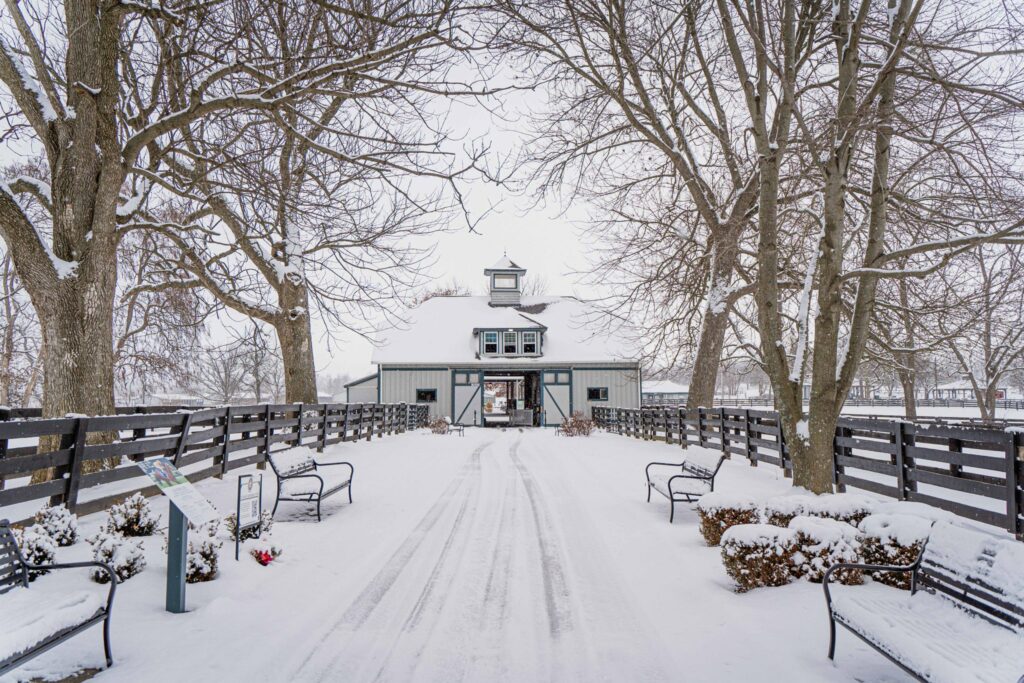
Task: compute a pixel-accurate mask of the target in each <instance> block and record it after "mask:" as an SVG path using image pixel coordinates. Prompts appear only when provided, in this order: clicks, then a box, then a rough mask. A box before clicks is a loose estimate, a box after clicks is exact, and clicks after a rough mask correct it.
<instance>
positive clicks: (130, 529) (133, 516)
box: [106, 493, 160, 536]
mask: <svg viewBox="0 0 1024 683" xmlns="http://www.w3.org/2000/svg"><path fill="white" fill-rule="evenodd" d="M107 516H108V519H107V524H106V530H107V531H109V532H111V533H117V534H121V535H122V536H150V535H152V534H153V532H154V531H156V526H157V524H158V523H159V521H160V518H159V517H157V515H156V513H154V512H153V508H151V507H150V505H149V501H148V500H147V499H146V497H145V496H143V495H142V494H141V493H136V494H134V495H131V496H129V497H128V498H125V499H124V500H123V501H121V502H120V503H114V504H113V505H111V506H110V509H109V510H107Z"/></svg>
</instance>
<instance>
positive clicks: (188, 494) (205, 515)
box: [139, 458, 218, 526]
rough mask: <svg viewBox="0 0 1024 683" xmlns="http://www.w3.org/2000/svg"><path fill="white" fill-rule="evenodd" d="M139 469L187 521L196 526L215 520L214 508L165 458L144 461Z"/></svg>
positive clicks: (215, 511)
mask: <svg viewBox="0 0 1024 683" xmlns="http://www.w3.org/2000/svg"><path fill="white" fill-rule="evenodd" d="M139 467H140V468H141V469H142V471H143V472H145V473H146V476H148V477H149V478H150V479H152V480H153V483H155V484H156V485H157V487H158V488H159V489H160V492H161V493H163V494H164V495H165V496H167V497H168V498H170V499H171V502H172V503H174V504H175V505H176V506H177V507H178V509H179V510H181V512H182V514H183V515H185V517H187V518H188V521H190V522H192V523H193V524H195V525H197V526H198V525H200V524H205V523H206V522H209V521H210V520H212V519H216V518H217V516H218V514H217V510H216V508H214V507H213V505H211V504H210V501H208V500H206V498H205V497H203V494H201V493H199V490H198V489H197V488H196V487H195V486H193V485H192V482H190V481H189V480H188V479H186V478H185V475H184V474H182V473H181V472H180V471H179V470H178V468H177V467H175V466H174V465H173V464H171V461H170V460H168V459H167V458H153V459H152V460H144V461H142V462H140V463H139Z"/></svg>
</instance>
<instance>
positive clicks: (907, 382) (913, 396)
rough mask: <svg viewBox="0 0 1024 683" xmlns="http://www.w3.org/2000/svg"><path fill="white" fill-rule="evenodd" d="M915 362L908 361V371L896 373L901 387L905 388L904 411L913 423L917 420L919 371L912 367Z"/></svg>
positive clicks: (900, 370)
mask: <svg viewBox="0 0 1024 683" xmlns="http://www.w3.org/2000/svg"><path fill="white" fill-rule="evenodd" d="M908 355H909V354H908ZM913 362H914V361H913V360H910V361H907V363H906V365H905V367H906V369H903V368H901V369H899V370H897V371H896V374H897V375H898V376H899V378H900V386H901V387H903V410H904V412H905V413H906V417H907V419H908V420H911V421H913V420H916V419H917V371H915V370H914V369H913V368H912V367H910V364H911V363H913Z"/></svg>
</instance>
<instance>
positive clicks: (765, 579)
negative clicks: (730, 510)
mask: <svg viewBox="0 0 1024 683" xmlns="http://www.w3.org/2000/svg"><path fill="white" fill-rule="evenodd" d="M796 551H797V545H796V532H795V531H793V530H792V529H786V528H783V527H778V526H773V525H770V524H738V525H736V526H734V527H731V528H730V529H728V530H727V531H726V532H725V533H724V534H723V535H722V564H724V565H725V570H726V571H727V572H728V573H729V576H731V577H732V578H733V580H734V581H735V582H736V591H737V592H738V593H744V592H746V591H748V590H750V589H751V588H760V587H762V586H784V585H786V584H787V583H789V582H790V581H791V580H792V578H793V556H794V554H795V553H796Z"/></svg>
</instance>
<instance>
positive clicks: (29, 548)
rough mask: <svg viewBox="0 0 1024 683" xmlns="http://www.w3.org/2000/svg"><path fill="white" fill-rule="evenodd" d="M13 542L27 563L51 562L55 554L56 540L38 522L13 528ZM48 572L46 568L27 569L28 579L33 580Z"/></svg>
mask: <svg viewBox="0 0 1024 683" xmlns="http://www.w3.org/2000/svg"><path fill="white" fill-rule="evenodd" d="M11 531H12V532H13V533H14V542H15V543H17V544H18V549H19V550H20V551H21V556H22V557H23V558H25V562H27V563H29V564H53V561H54V558H56V556H57V542H56V541H54V540H53V539H52V538H50V536H49V534H47V533H46V529H44V528H43V527H42V526H40V525H38V524H33V525H32V526H30V527H28V528H27V529H18V528H14V529H12V530H11ZM47 573H49V570H46V569H32V570H29V573H28V580H29V581H35V580H36V577H39V576H42V575H43V574H47Z"/></svg>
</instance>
